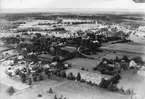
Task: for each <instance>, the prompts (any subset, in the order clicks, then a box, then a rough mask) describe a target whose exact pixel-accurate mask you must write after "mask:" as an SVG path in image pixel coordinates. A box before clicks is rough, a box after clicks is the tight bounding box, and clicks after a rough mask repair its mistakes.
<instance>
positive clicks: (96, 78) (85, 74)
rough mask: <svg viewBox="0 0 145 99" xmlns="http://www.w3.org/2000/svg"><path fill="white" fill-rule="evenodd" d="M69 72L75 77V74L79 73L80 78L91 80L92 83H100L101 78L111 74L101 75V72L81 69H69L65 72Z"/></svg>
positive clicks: (106, 77)
mask: <svg viewBox="0 0 145 99" xmlns="http://www.w3.org/2000/svg"><path fill="white" fill-rule="evenodd" d="M70 72H71V73H73V75H74V76H75V77H77V74H78V73H80V75H81V78H83V79H85V80H86V81H92V83H95V84H97V85H99V84H100V82H101V79H102V78H105V79H110V78H111V76H109V75H103V74H100V73H99V72H96V73H93V72H89V71H83V70H79V69H69V70H67V71H66V74H69V73H70Z"/></svg>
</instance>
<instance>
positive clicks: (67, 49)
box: [61, 46, 76, 53]
mask: <svg viewBox="0 0 145 99" xmlns="http://www.w3.org/2000/svg"><path fill="white" fill-rule="evenodd" d="M61 49H62V50H65V51H68V52H71V53H72V52H75V51H76V48H75V47H70V46H65V47H62V48H61Z"/></svg>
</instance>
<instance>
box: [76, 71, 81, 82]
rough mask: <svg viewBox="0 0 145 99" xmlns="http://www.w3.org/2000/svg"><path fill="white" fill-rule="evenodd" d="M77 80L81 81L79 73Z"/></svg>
mask: <svg viewBox="0 0 145 99" xmlns="http://www.w3.org/2000/svg"><path fill="white" fill-rule="evenodd" d="M77 80H78V81H80V80H81V75H80V73H78V75H77Z"/></svg>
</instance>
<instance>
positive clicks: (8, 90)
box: [6, 86, 16, 95]
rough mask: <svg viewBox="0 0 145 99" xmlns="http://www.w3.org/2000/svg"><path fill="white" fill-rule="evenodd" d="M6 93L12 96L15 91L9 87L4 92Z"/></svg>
mask: <svg viewBox="0 0 145 99" xmlns="http://www.w3.org/2000/svg"><path fill="white" fill-rule="evenodd" d="M6 92H7V93H8V94H9V95H13V94H14V93H15V92H16V91H15V89H14V87H13V86H11V87H9V88H8V89H7V90H6Z"/></svg>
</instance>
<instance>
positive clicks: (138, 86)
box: [117, 71, 145, 99]
mask: <svg viewBox="0 0 145 99" xmlns="http://www.w3.org/2000/svg"><path fill="white" fill-rule="evenodd" d="M144 84H145V71H138V73H137V74H132V73H131V72H130V71H124V72H123V74H122V79H121V80H120V82H119V84H118V85H117V86H118V87H123V88H124V89H128V88H130V89H133V91H134V93H135V94H137V95H141V96H142V97H144V98H145V86H144ZM144 98H142V99H144ZM139 99H140V98H139Z"/></svg>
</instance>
